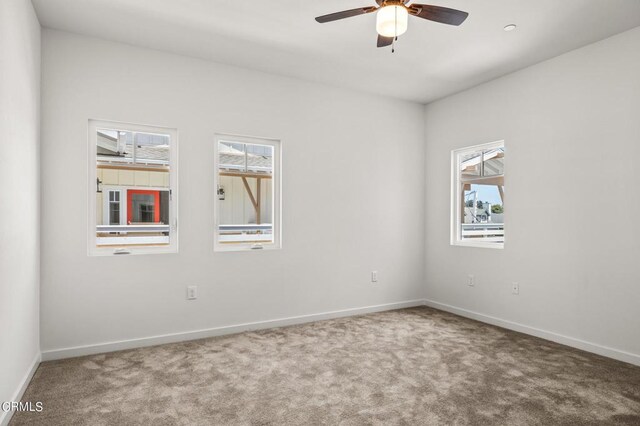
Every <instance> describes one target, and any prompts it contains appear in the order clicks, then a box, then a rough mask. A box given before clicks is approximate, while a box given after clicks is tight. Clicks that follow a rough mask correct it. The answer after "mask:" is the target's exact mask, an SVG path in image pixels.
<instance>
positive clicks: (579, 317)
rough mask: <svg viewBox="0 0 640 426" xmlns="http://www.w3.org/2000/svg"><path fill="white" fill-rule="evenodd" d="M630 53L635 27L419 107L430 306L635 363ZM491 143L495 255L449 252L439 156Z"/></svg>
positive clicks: (638, 96)
mask: <svg viewBox="0 0 640 426" xmlns="http://www.w3.org/2000/svg"><path fill="white" fill-rule="evenodd" d="M638 52H640V28H636V29H634V30H631V31H628V32H626V33H622V34H620V35H618V36H615V37H612V38H610V39H607V40H604V41H601V42H599V43H596V44H593V45H590V46H587V47H584V48H582V49H579V50H575V51H573V52H570V53H568V54H565V55H563V56H560V57H557V58H555V59H552V60H550V61H547V62H544V63H541V64H538V65H536V66H533V67H530V68H527V69H525V70H522V71H520V72H517V73H514V74H511V75H508V76H505V77H503V78H500V79H497V80H494V81H492V82H490V83H487V84H483V85H481V86H478V87H476V88H474V89H471V90H468V91H466V92H462V93H460V94H457V95H454V96H451V97H448V98H446V99H443V100H440V101H438V102H435V103H432V104H430V105H428V106H427V107H426V113H425V117H426V141H427V143H426V184H427V188H426V198H427V201H428V204H427V205H428V206H429V209H428V212H427V215H426V219H425V223H426V244H427V245H426V256H425V260H426V281H427V285H426V291H427V298H428V299H430V300H432V301H435V302H439V303H442V304H446V305H450V306H451V307H455V308H461V309H465V310H467V311H472V312H475V313H479V314H483V315H485V316H491V317H494V318H498V319H503V320H506V321H510V322H513V323H518V324H522V325H526V326H528V327H530V328H535V329H539V330H544V331H547V332H550V333H553V334H555V335H557V336H569V337H571V338H572V339H574V343H575V342H576V341H585V342H590V343H592V344H594V345H593V346H592V347H591V349H592V350H593V349H594V348H595V349H597V348H598V347H599V348H601V349H606V348H610V349H615V350H616V351H618V353H621V354H623V355H624V353H627V354H628V355H630V357H629V359H632V358H633V359H634V360H635V362H639V361H640V334H638V330H640V315H639V309H638V306H639V305H638V301H639V300H640V285H639V283H640V279H639V278H638V273H637V264H638V260H639V259H640V232H639V231H638V224H637V217H638V215H637V212H638V211H640V196H639V195H638V194H640V192H639V190H638V184H639V182H640V180H639V178H638V159H639V158H640V54H639V53H638ZM501 139H504V140H505V144H506V158H505V167H506V175H505V184H506V187H505V193H506V194H505V195H506V196H505V198H506V200H505V211H506V214H505V228H506V243H505V248H504V250H491V249H478V248H467V247H452V246H450V245H449V223H450V184H449V182H450V152H451V150H453V149H456V148H461V147H464V146H469V145H474V144H479V143H483V142H491V141H495V140H501ZM585 211H590V212H596V214H584V212H585ZM467 274H475V275H476V279H477V283H476V286H475V287H469V286H467V285H466V282H467V278H466V276H467ZM513 281H517V282H519V283H520V294H519V295H518V296H515V295H512V294H511V283H512V282H513ZM485 318H486V317H485ZM529 331H531V329H529Z"/></svg>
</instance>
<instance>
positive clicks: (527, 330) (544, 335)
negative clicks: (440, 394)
mask: <svg viewBox="0 0 640 426" xmlns="http://www.w3.org/2000/svg"><path fill="white" fill-rule="evenodd" d="M424 304H425V305H426V306H429V307H432V308H435V309H439V310H441V311H446V312H451V313H452V314H456V315H460V316H462V317H466V318H471V319H474V320H477V321H480V322H484V323H487V324H492V325H497V326H498V327H502V328H507V329H509V330H514V331H518V332H520V333H524V334H529V335H531V336H535V337H540V338H541V339H546V340H551V341H552V342H556V343H560V344H563V345H567V346H571V347H572V348H576V349H581V350H583V351H587V352H592V353H594V354H598V355H602V356H605V357H608V358H613V359H616V360H618V361H624V362H628V363H630V364H634V365H638V366H640V355H637V354H633V353H630V352H625V351H621V350H618V349H614V348H609V347H607V346H602V345H598V344H596V343H591V342H586V341H584V340H580V339H576V338H573V337H569V336H564V335H562V334H558V333H554V332H551V331H546V330H541V329H539V328H535V327H530V326H528V325H524V324H519V323H517V322H513V321H507V320H504V319H501V318H496V317H492V316H490V315H485V314H481V313H479V312H474V311H469V310H467V309H463V308H458V307H456V306H451V305H447V304H445V303H440V302H436V301H435V300H429V299H425V300H424Z"/></svg>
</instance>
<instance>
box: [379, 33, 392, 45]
mask: <svg viewBox="0 0 640 426" xmlns="http://www.w3.org/2000/svg"><path fill="white" fill-rule="evenodd" d="M391 43H393V37H385V36H381V35H380V34H378V47H385V46H391Z"/></svg>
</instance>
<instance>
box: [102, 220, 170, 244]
mask: <svg viewBox="0 0 640 426" xmlns="http://www.w3.org/2000/svg"><path fill="white" fill-rule="evenodd" d="M169 230H170V229H169V225H164V224H159V223H151V224H148V225H141V224H136V225H97V226H96V234H98V235H97V237H96V243H97V244H98V245H100V246H116V245H126V244H145V245H147V244H169Z"/></svg>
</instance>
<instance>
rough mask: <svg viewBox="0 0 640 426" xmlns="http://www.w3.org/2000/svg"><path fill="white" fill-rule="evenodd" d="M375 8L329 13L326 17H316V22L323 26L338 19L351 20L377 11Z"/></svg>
mask: <svg viewBox="0 0 640 426" xmlns="http://www.w3.org/2000/svg"><path fill="white" fill-rule="evenodd" d="M377 9H378V8H377V7H374V6H371V7H361V8H359V9H350V10H343V11H342V12H336V13H330V14H328V15H322V16H318V17H317V18H316V21H318V22H320V23H321V24H324V23H325V22H331V21H337V20H338V19H344V18H351V17H352V16H358V15H364V14H366V13H371V12H373V11H375V10H377Z"/></svg>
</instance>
